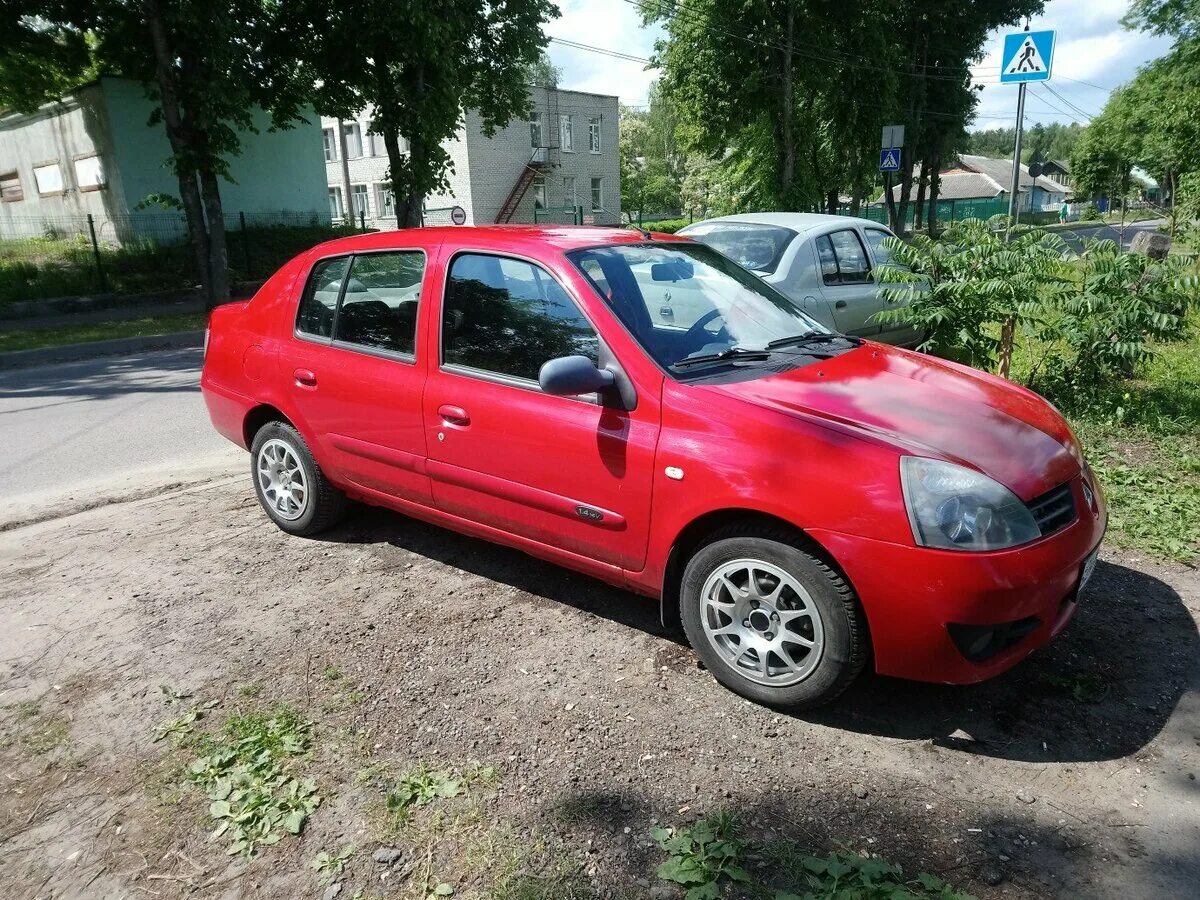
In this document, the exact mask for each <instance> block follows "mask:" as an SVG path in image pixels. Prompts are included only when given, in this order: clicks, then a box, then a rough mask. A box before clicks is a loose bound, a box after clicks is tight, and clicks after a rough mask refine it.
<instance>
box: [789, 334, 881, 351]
mask: <svg viewBox="0 0 1200 900" xmlns="http://www.w3.org/2000/svg"><path fill="white" fill-rule="evenodd" d="M831 341H849V342H850V343H851V344H853V345H854V346H856V347H857V346H858V345H859V344H861V343H862V338H860V337H854V336H852V335H849V334H838V333H837V332H835V331H806V332H804V334H793V335H791V336H789V337H781V338H776V339H775V340H773V341H770V342H769V343H768V344H767V349H768V350H776V349H778V348H780V347H801V346H803V345H805V344H828V343H830V342H831Z"/></svg>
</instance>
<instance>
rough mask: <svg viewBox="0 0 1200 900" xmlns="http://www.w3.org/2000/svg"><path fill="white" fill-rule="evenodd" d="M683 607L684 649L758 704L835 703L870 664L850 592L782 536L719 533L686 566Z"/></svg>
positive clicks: (796, 540) (760, 530)
mask: <svg viewBox="0 0 1200 900" xmlns="http://www.w3.org/2000/svg"><path fill="white" fill-rule="evenodd" d="M679 603H680V616H681V619H682V621H683V627H684V631H685V632H686V633H687V637H688V641H689V643H691V645H692V648H693V649H694V650H695V651H696V653H697V655H698V656H699V657H700V659H701V660H703V662H704V664H705V666H706V667H707V668H708V670H709V671H710V672H711V673H712V674H713V677H715V678H716V679H717V681H719V682H720V683H721V684H723V685H725V687H727V688H729V689H730V690H732V691H734V692H735V693H738V694H741V695H742V696H743V697H746V698H748V699H750V700H753V701H755V702H757V703H762V704H765V705H768V706H773V707H778V708H781V709H792V710H795V709H806V708H811V707H815V706H820V705H822V704H825V703H829V702H830V701H831V700H833V699H834V698H835V697H837V696H838V695H839V694H841V693H842V691H844V690H845V689H846V688H847V687H849V686H850V684H851V682H853V681H854V679H855V678H857V677H858V674H859V673H860V672H861V671H862V669H863V666H864V665H865V664H866V661H867V656H868V647H869V640H868V636H867V624H866V618H865V616H864V615H863V611H862V607H861V605H860V604H859V602H858V599H857V597H856V596H855V594H854V591H853V589H852V588H851V587H850V585H849V584H848V583H847V581H846V579H845V578H844V577H842V576H841V575H840V574H839V573H838V572H837V571H836V570H835V569H834V568H833V567H832V566H830V565H829V564H828V563H827V562H825V561H824V560H823V559H821V558H820V557H819V556H817V555H816V554H814V553H813V552H812V548H811V547H810V546H807V545H806V543H805V542H804V541H803V539H801V538H800V537H799V536H798V535H795V534H793V533H791V532H789V531H788V530H787V529H785V528H782V527H780V528H775V527H771V526H763V525H757V524H746V523H744V524H742V525H736V524H735V525H732V526H729V527H727V528H723V529H721V530H719V531H717V532H716V533H714V534H713V535H712V536H711V537H710V539H709V540H708V541H707V542H706V543H704V544H703V546H701V547H700V548H699V549H698V550H697V551H696V552H695V553H694V554H693V555H692V557H691V559H690V560H689V561H688V563H687V566H686V567H685V569H684V572H683V580H682V583H681V586H680V598H679ZM806 643H807V645H806ZM764 657H765V664H764V661H763V658H764ZM764 669H765V672H764Z"/></svg>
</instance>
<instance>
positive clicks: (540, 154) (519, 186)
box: [496, 147, 549, 224]
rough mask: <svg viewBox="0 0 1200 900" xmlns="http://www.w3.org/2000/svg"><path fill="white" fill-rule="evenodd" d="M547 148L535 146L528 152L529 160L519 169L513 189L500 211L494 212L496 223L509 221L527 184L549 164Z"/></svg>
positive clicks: (526, 188)
mask: <svg viewBox="0 0 1200 900" xmlns="http://www.w3.org/2000/svg"><path fill="white" fill-rule="evenodd" d="M548 159H549V149H548V148H546V147H535V148H534V150H533V153H532V154H530V157H529V162H528V163H526V164H525V168H523V169H522V170H521V174H520V175H518V176H517V183H516V184H514V185H513V189H512V190H511V191H509V193H508V199H507V200H505V201H504V204H503V205H502V206H501V207H500V212H498V213H496V222H497V224H503V223H505V222H511V221H512V217H513V215H514V214H515V213H516V211H517V207H518V206H520V205H521V200H522V198H524V196H525V192H526V191H527V190H529V185H531V184H532V183H533V179H535V178H536V177H537V176H538V175H540V174H541V173H542V172H544V171H545V170H546V169H547V168H548V167H549V164H548V162H547V160H548Z"/></svg>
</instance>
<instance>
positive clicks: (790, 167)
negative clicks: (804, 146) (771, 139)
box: [779, 4, 796, 208]
mask: <svg viewBox="0 0 1200 900" xmlns="http://www.w3.org/2000/svg"><path fill="white" fill-rule="evenodd" d="M795 27H796V21H795V11H794V10H793V9H792V6H791V5H790V4H789V6H788V9H787V21H786V23H785V25H784V42H783V50H782V53H783V58H782V67H781V76H782V78H781V88H780V89H781V91H782V97H780V110H779V113H780V117H779V119H780V121H779V138H780V144H781V146H780V148H779V149H780V168H779V190H780V195H781V197H782V199H783V200H784V202H785V203H786V204H787V205H788V206H789V208H790V207H791V206H792V204H793V203H794V202H795V198H794V197H793V196H792V188H793V184H794V182H795V180H796V144H795V135H794V134H793V132H792V126H793V124H794V123H793V121H792V120H793V119H794V117H795V110H794V108H793V105H794V100H795V98H794V96H793V93H792V91H793V88H792V56H793V42H794V40H795Z"/></svg>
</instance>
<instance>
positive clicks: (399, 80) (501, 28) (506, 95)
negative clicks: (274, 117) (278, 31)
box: [287, 0, 558, 227]
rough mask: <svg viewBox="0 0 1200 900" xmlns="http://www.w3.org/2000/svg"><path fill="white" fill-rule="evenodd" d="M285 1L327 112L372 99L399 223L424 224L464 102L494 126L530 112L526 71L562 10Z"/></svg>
mask: <svg viewBox="0 0 1200 900" xmlns="http://www.w3.org/2000/svg"><path fill="white" fill-rule="evenodd" d="M287 8H288V10H289V16H290V18H291V21H292V22H293V23H294V27H295V28H297V29H299V30H302V31H303V32H304V33H305V35H306V38H305V40H304V41H298V42H297V44H296V49H297V52H300V53H303V54H304V57H305V61H306V63H307V64H308V65H310V66H311V68H312V72H313V75H314V76H315V78H316V79H317V82H318V84H319V90H318V93H317V96H318V107H319V108H320V109H321V110H322V112H325V113H328V114H330V115H336V116H341V117H349V116H352V115H357V114H358V113H359V112H360V111H362V110H363V109H366V108H367V107H370V108H371V123H370V128H371V131H373V132H374V133H376V134H379V135H382V136H383V143H384V146H385V147H386V148H387V155H388V179H389V180H390V181H391V184H392V191H393V195H394V196H395V198H396V223H397V224H398V225H400V226H401V227H409V226H415V225H419V224H420V222H421V208H422V205H423V203H424V200H425V197H426V196H427V195H429V194H430V193H433V192H436V191H438V190H444V189H445V187H446V184H447V182H446V174H447V172H448V171H449V170H450V165H451V160H450V157H449V155H448V154H447V152H446V150H445V148H444V147H443V146H442V142H443V141H445V140H447V139H449V138H451V137H452V136H453V135H454V133H455V131H456V130H457V129H458V127H459V124H460V123H461V121H462V118H463V111H464V110H465V109H471V110H475V111H477V112H478V114H479V116H480V118H481V119H482V123H483V129H484V133H485V134H488V135H491V134H492V133H494V131H495V129H496V128H497V127H499V126H502V125H505V124H507V123H508V122H509V121H511V120H512V119H513V118H514V117H516V116H519V115H524V114H525V113H526V112H527V110H528V106H529V82H528V80H527V79H528V77H529V75H530V71H531V68H532V67H534V66H537V65H538V64H539V61H540V59H541V53H542V50H543V48H544V47H545V46H546V42H547V38H546V37H545V35H544V34H543V33H542V25H543V23H545V22H546V21H548V20H549V19H551V18H553V17H555V16H557V15H558V10H557V8H556V7H555V6H554V5H553V4H552V3H551V2H550V0H492V2H486V0H442V2H439V3H436V4H432V3H428V2H425V0H345V2H338V3H330V2H328V0H295V2H289V3H288V4H287ZM348 48H354V52H352V53H351V52H347V49H348ZM542 74H543V75H545V74H546V73H545V72H544V71H543V72H542ZM402 141H406V142H407V146H406V147H403V145H402V143H401V142H402ZM402 147H403V149H402Z"/></svg>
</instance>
